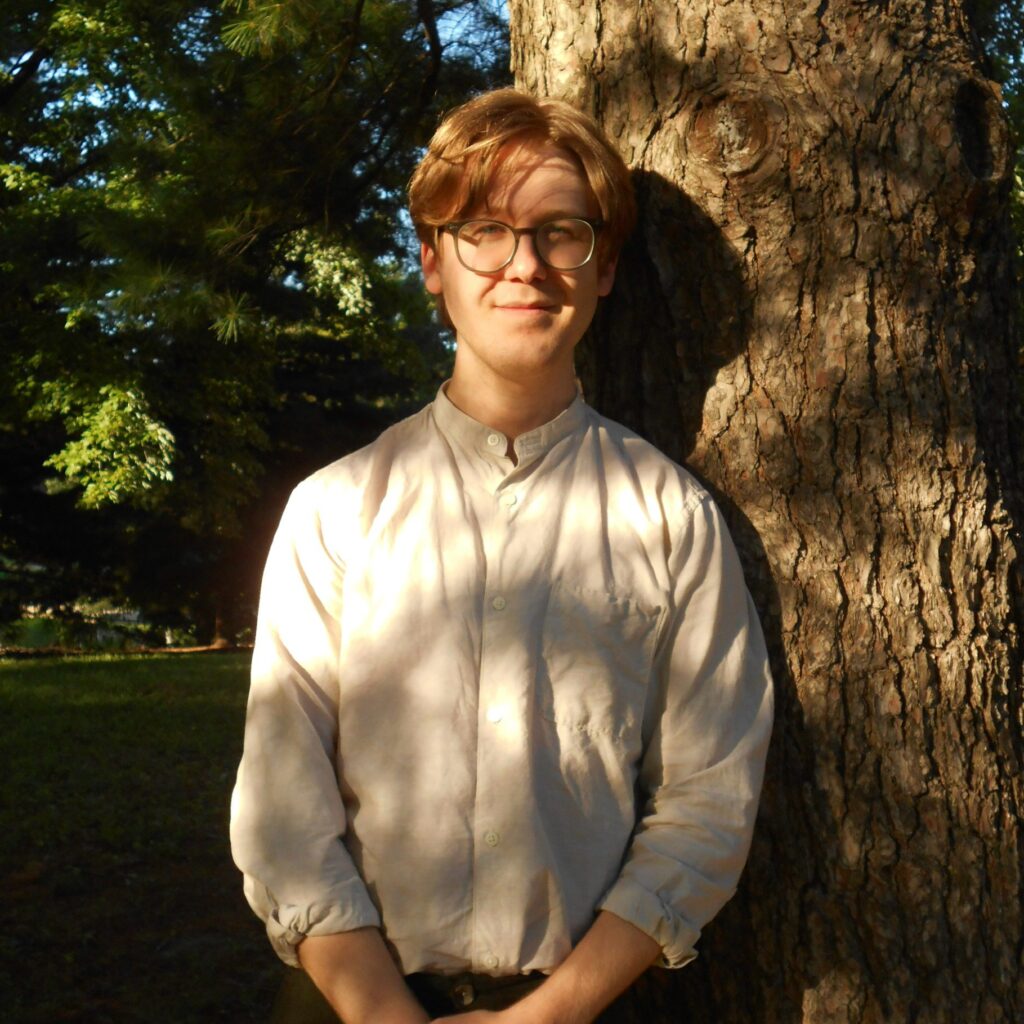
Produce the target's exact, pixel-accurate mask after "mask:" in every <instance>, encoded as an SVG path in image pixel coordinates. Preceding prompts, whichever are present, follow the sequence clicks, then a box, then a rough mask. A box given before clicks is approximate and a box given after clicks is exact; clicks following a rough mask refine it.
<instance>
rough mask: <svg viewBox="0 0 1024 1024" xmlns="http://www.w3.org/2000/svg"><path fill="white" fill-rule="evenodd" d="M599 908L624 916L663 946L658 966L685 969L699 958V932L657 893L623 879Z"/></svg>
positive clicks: (610, 891)
mask: <svg viewBox="0 0 1024 1024" xmlns="http://www.w3.org/2000/svg"><path fill="white" fill-rule="evenodd" d="M598 909H600V910H607V911H608V912H609V913H612V914H614V915H615V916H616V917H621V918H622V920H623V921H628V922H629V923H630V924H631V925H633V926H634V927H636V928H639V929H640V931H642V932H644V933H646V934H647V935H649V936H650V937H651V938H652V939H654V941H655V942H656V943H658V945H659V946H661V957H660V958H659V959H658V960H657V961H656V964H657V966H658V967H673V968H674V967H685V966H686V964H688V963H689V962H690V961H691V960H694V959H696V957H697V950H696V949H694V945H695V944H696V942H697V939H699V938H700V929H699V928H694V927H693V925H692V924H690V922H689V921H687V920H686V918H684V917H683V916H682V915H681V914H679V913H678V912H677V911H675V910H673V909H672V907H669V906H666V904H664V903H663V902H662V901H661V900H660V899H659V898H658V895H657V893H653V892H650V891H649V890H647V889H644V888H643V887H642V886H640V885H638V884H637V883H636V882H634V881H632V880H631V879H628V878H620V879H619V880H618V881H617V882H616V883H615V884H614V885H613V886H612V887H611V889H609V890H608V894H607V895H606V896H605V898H604V899H603V900H602V901H601V904H600V907H599V908H598Z"/></svg>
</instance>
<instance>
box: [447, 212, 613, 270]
mask: <svg viewBox="0 0 1024 1024" xmlns="http://www.w3.org/2000/svg"><path fill="white" fill-rule="evenodd" d="M560 220H575V221H580V222H582V223H583V224H587V225H588V226H589V227H590V232H591V234H592V236H593V238H592V240H591V243H590V252H588V253H587V258H586V259H585V260H584V261H583V262H582V263H577V264H576V266H575V267H556V266H553V265H552V264H550V263H548V261H547V260H546V259H544V257H543V256H542V255H541V252H540V249H539V248H537V232H538V231H540V230H541V228H545V227H547V226H548V224H554V223H556V222H557V221H560ZM467 224H498V225H500V226H501V227H503V228H507V229H508V230H509V231H511V232H512V237H513V238H514V241H513V243H512V252H511V254H510V255H509V257H508V259H507V260H505V262H504V263H502V265H501V266H500V267H495V268H494V269H493V270H477V269H476V268H475V267H471V266H470V265H469V264H468V263H467V262H466V261H465V260H464V259H463V258H462V252H461V250H460V249H459V232H460V231H461V230H462V229H463V228H464V227H465V226H466V225H467ZM604 224H605V222H604V221H603V220H597V219H595V218H593V217H552V218H551V219H550V220H546V221H544V222H543V223H542V224H538V225H537V226H536V227H533V228H514V227H512V225H511V224H506V223H505V222H504V221H503V220H495V219H494V218H493V217H468V218H467V219H466V220H453V221H449V222H448V223H447V224H442V225H441V230H442V231H447V232H449V233H450V234H451V236H452V241H453V242H454V243H455V256H456V257H457V259H458V261H459V262H460V263H461V264H462V265H463V266H464V267H465V268H466V269H467V270H468V271H470V273H473V274H497V273H500V272H501V271H502V270H504V269H505V268H506V267H507V266H508V265H509V264H510V263H511V262H512V261H513V260H514V259H515V258H516V253H517V252H519V239H520V238H522V236H523V235H531V236H532V237H533V251H534V252H535V253H536V254H537V259H539V260H540V261H541V263H543V264H544V266H545V267H548V268H549V269H550V270H557V271H558V272H559V273H560V274H568V273H571V272H572V271H574V270H581V269H582V268H583V267H585V266H586V265H587V264H588V263H589V262H590V261H591V260H592V259H593V258H594V253H595V252H597V233H598V231H600V230H601V228H603V227H604Z"/></svg>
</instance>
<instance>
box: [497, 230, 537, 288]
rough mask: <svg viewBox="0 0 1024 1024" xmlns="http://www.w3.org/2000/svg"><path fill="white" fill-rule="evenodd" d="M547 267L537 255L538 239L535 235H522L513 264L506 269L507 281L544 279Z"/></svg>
mask: <svg viewBox="0 0 1024 1024" xmlns="http://www.w3.org/2000/svg"><path fill="white" fill-rule="evenodd" d="M546 272H547V267H546V266H545V265H544V264H543V263H542V262H541V259H540V257H539V256H538V255H537V239H536V238H535V237H534V236H533V235H520V236H519V245H518V246H517V247H516V254H515V255H514V256H513V257H512V262H511V263H510V264H509V265H508V266H507V267H506V268H505V277H506V279H509V280H513V281H533V280H535V279H537V278H543V277H544V276H545V274H546Z"/></svg>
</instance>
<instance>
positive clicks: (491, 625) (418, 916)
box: [232, 90, 772, 1024]
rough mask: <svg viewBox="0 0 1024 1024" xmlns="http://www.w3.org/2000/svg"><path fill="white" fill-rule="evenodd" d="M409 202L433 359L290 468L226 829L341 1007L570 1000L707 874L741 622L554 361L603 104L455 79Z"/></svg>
mask: <svg viewBox="0 0 1024 1024" xmlns="http://www.w3.org/2000/svg"><path fill="white" fill-rule="evenodd" d="M410 208H411V211H412V216H413V220H414V222H415V224H416V227H417V230H418V232H419V235H420V239H421V242H422V246H421V256H422V263H423V273H424V279H425V282H426V287H427V288H428V290H429V291H430V292H431V293H433V294H434V295H435V296H436V297H437V300H438V303H439V307H440V309H441V313H442V316H443V317H444V318H445V320H446V322H447V323H448V324H449V325H450V326H452V327H453V329H454V331H455V337H456V343H457V348H456V357H455V367H454V370H453V373H452V377H451V380H450V381H448V382H447V383H446V385H445V386H443V387H442V388H441V390H440V391H439V393H438V395H437V398H436V399H435V401H434V402H433V403H432V404H431V405H430V406H428V407H427V408H426V409H424V410H423V411H422V412H420V413H419V414H418V415H416V416H413V417H411V418H410V419H408V420H405V421H404V422H402V423H399V424H398V425H397V426H395V427H393V428H391V429H390V430H388V431H386V432H385V433H384V434H383V435H382V436H381V437H380V438H379V439H378V440H377V441H376V442H374V444H372V445H370V446H369V447H368V448H366V449H363V450H362V451H359V452H356V453H355V454H353V455H350V456H348V457H346V458H344V459H342V460H340V461H339V462H336V463H334V464H333V465H331V466H328V467H327V468H326V469H324V470H321V471H320V472H319V473H317V474H315V475H314V476H312V477H311V478H310V479H308V480H306V481H305V482H304V483H303V484H301V485H300V486H299V487H298V488H297V489H296V491H295V492H294V494H293V495H292V498H291V500H290V502H289V505H288V508H287V510H286V512H285V514H284V518H283V520H282V523H281V526H280V529H279V531H278V535H277V537H276V539H275V541H274V545H273V548H272V550H271V553H270V557H269V560H268V564H267V570H266V575H265V579H264V587H263V595H262V600H261V608H260V621H259V629H258V633H257V642H256V650H255V653H254V657H253V681H252V690H251V694H250V700H249V708H248V718H247V724H246V736H245V753H244V755H243V759H242V764H241V766H240V769H239V775H238V782H237V786H236V789H235V793H234V798H233V805H232V843H233V849H234V855H235V859H236V862H237V863H238V865H239V867H240V868H241V869H242V871H243V872H244V874H245V892H246V896H247V898H248V899H249V902H250V903H251V904H252V906H253V908H254V909H255V910H256V912H257V913H258V914H259V915H260V916H261V917H262V918H263V919H264V920H265V921H266V924H267V930H268V933H269V935H270V938H271V942H272V943H273V945H274V947H275V949H276V950H277V951H278V953H279V954H280V955H281V957H282V958H283V959H284V960H285V961H286V962H287V963H289V964H292V965H293V966H298V965H301V966H302V968H304V970H305V972H306V974H308V977H309V978H311V979H312V981H313V982H315V984H316V986H317V988H318V989H319V990H320V992H322V993H323V996H324V997H326V1000H327V1002H328V1003H329V1004H330V1006H331V1007H333V1011H334V1012H335V1013H336V1014H337V1015H338V1016H339V1017H340V1018H341V1019H342V1020H343V1021H344V1022H345V1024H363V1022H368V1021H372V1022H373V1024H419V1022H422V1021H426V1020H429V1019H431V1017H432V1016H437V1017H440V1018H443V1017H445V1016H447V1015H450V1014H452V1013H454V1012H455V1010H456V1008H458V1009H460V1010H464V1011H465V1015H464V1016H462V1017H461V1018H460V1019H461V1020H462V1021H463V1022H465V1024H472V1022H473V1021H484V1020H492V1019H494V1020H499V1019H500V1020H503V1021H507V1022H508V1024H515V1022H523V1024H526V1022H529V1024H544V1022H559V1024H576V1022H578V1024H586V1022H589V1021H593V1020H595V1019H596V1018H597V1016H598V1014H600V1013H601V1011H602V1009H603V1008H604V1007H606V1006H607V1005H608V1004H609V1003H610V1002H611V1001H612V1000H613V999H614V998H615V997H616V996H617V995H618V994H619V993H620V992H621V991H622V990H623V989H625V988H626V987H627V986H628V985H629V984H631V983H632V982H633V980H634V979H635V978H636V977H637V976H638V975H639V974H640V973H641V972H643V971H644V970H645V969H646V968H647V967H648V966H649V965H651V964H653V963H660V964H661V965H663V966H668V967H679V966H682V965H683V964H685V963H687V962H688V961H689V960H691V959H692V958H693V957H694V956H695V955H696V954H695V952H694V949H693V946H694V943H695V941H696V939H697V937H698V935H699V932H700V929H701V927H702V926H703V925H704V924H705V923H706V922H707V921H708V920H709V919H710V918H711V917H713V916H714V914H715V913H717V911H718V910H719V908H720V907H721V906H722V904H723V903H724V902H725V901H726V900H727V899H729V897H730V896H731V895H732V893H733V890H734V888H735V885H736V881H737V878H738V876H739V873H740V871H741V868H742V865H743V862H744V860H745V858H746V854H747V849H748V845H749V841H750V834H751V830H752V827H753V822H754V815H755V811H756V804H757V798H758V794H759V790H760V786H761V778H762V772H763V765H764V756H765V750H766V747H767V743H768V735H769V731H770V726H771V713H772V707H771V684H770V680H769V676H768V670H767V664H766V657H765V651H764V644H763V640H762V637H761V632H760V628H759V626H758V623H757V619H756V615H755V613H754V611H753V608H752V606H751V603H750V599H749V597H748V595H747V592H746V588H745V586H744V583H743V578H742V575H741V571H740V567H739V563H738V561H737V558H736V554H735V552H734V550H733V547H732V544H731V542H730V540H729V537H728V534H727V532H726V529H725V527H724V525H723V523H722V520H721V517H720V515H719V513H718V511H717V510H716V508H715V507H714V505H713V504H712V502H711V501H710V499H709V498H708V496H707V494H706V493H705V492H704V491H703V490H702V489H701V488H700V487H699V486H698V485H697V484H696V482H695V481H694V480H693V479H692V477H690V476H689V474H687V473H686V471H685V470H683V469H681V468H680V467H678V466H676V465H675V464H674V463H672V462H671V461H670V460H668V459H667V458H665V457H664V456H663V455H661V454H660V453H659V452H657V451H656V450H655V449H653V448H652V447H651V446H650V445H649V444H647V443H646V442H644V441H642V440H641V439H640V438H638V437H637V436H636V435H634V434H632V433H631V432H630V431H628V430H626V429H624V428H623V427H620V426H619V425H617V424H615V423H612V422H610V421H609V420H606V419H604V418H603V417H601V416H599V415H598V414H596V413H595V412H593V411H592V410H591V409H589V408H588V407H587V406H586V405H585V404H584V402H583V399H582V398H581V396H580V395H579V392H578V387H577V383H576V377H575V373H574V369H573V350H574V348H575V346H576V344H577V342H578V341H579V340H580V337H581V336H582V335H583V333H584V331H585V329H586V327H587V325H588V324H589V323H590V320H591V318H592V317H593V314H594V310H595V308H596V305H597V301H598V299H599V298H600V297H601V296H603V295H607V294H608V292H609V291H610V289H611V287H612V282H613V279H614V275H615V264H616V257H617V254H618V251H619V248H620V246H621V244H622V242H623V239H624V238H625V236H626V234H627V233H628V230H629V227H630V223H631V220H632V217H633V202H632V194H631V191H630V183H629V176H628V172H627V170H626V168H625V166H624V164H623V163H622V160H621V159H620V158H619V157H618V155H617V154H616V153H615V151H614V149H613V148H612V147H611V146H610V144H609V143H608V142H607V140H606V139H605V138H604V136H603V135H602V134H601V132H600V130H599V129H598V128H597V126H596V125H595V124H594V123H593V122H592V121H591V120H590V119H589V118H587V117H585V116H584V115H582V114H580V113H579V112H578V111H575V110H573V109H572V108H571V107H569V106H568V105H566V104H563V103H560V102H556V101H551V100H537V99H534V98H532V97H530V96H527V95H524V94H521V93H518V92H514V91H512V90H502V91H499V92H495V93H490V94H487V95H485V96H482V97H479V98H478V99H475V100H473V101H472V102H470V103H468V104H467V105H465V106H464V107H462V108H460V109H458V110H457V111H455V112H454V113H453V114H451V115H450V116H449V118H448V119H447V120H446V121H445V122H444V124H442V126H441V127H440V128H439V129H438V132H437V134H436V135H435V137H434V139H433V141H432V142H431V144H430V148H429V151H428V153H427V155H426V156H425V157H424V159H423V162H422V163H421V165H420V167H419V168H418V170H417V171H416V174H415V176H414V177H413V180H412V183H411V185H410ZM622 343H623V344H629V339H623V342H622ZM294 976H295V977H296V978H304V977H305V975H300V974H298V973H296V974H295V975H294ZM311 988H312V987H311V986H310V989H311ZM298 998H299V1000H300V1001H301V999H302V998H304V997H302V996H300V997H298ZM316 999H317V1000H319V1001H320V1003H321V1005H323V1000H322V999H321V998H320V997H319V996H316ZM488 1006H492V1007H502V1006H504V1007H507V1008H505V1009H501V1010H500V1011H497V1012H495V1011H493V1010H488V1009H485V1007H488ZM428 1008H429V1009H430V1013H429V1014H428V1012H427V1010H428ZM305 1012H306V1011H291V1010H282V1011H281V1013H280V1014H279V1019H282V1020H292V1021H299V1020H308V1021H312V1020H314V1019H321V1018H319V1017H315V1013H316V1012H317V1011H315V1010H310V1011H308V1015H307V1016H303V1013H305ZM323 1019H333V1018H332V1017H331V1016H330V1015H328V1016H327V1017H325V1018H323Z"/></svg>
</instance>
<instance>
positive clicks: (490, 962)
mask: <svg viewBox="0 0 1024 1024" xmlns="http://www.w3.org/2000/svg"><path fill="white" fill-rule="evenodd" d="M484 966H485V967H490V968H492V969H493V968H495V967H497V966H498V958H497V957H496V956H495V955H494V954H493V953H488V954H487V956H485V957H484Z"/></svg>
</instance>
